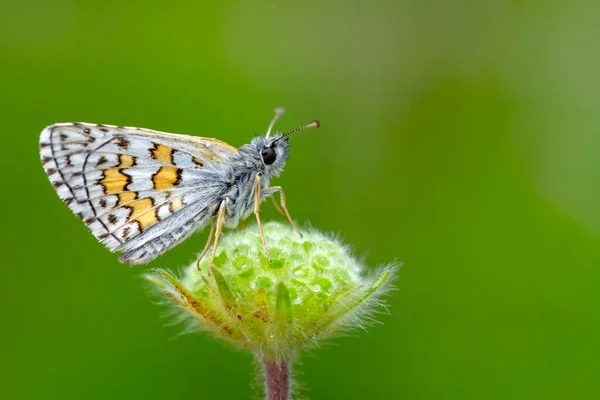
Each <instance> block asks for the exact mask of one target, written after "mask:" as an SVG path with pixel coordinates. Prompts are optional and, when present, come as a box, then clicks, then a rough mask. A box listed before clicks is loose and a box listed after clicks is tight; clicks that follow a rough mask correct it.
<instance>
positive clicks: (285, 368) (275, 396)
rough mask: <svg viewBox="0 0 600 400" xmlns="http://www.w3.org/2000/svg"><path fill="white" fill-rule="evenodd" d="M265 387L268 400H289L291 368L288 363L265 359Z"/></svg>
mask: <svg viewBox="0 0 600 400" xmlns="http://www.w3.org/2000/svg"><path fill="white" fill-rule="evenodd" d="M263 368H264V373H265V387H266V392H267V400H289V398H290V366H289V363H288V362H287V361H285V360H284V361H279V362H277V361H275V360H269V359H264V360H263Z"/></svg>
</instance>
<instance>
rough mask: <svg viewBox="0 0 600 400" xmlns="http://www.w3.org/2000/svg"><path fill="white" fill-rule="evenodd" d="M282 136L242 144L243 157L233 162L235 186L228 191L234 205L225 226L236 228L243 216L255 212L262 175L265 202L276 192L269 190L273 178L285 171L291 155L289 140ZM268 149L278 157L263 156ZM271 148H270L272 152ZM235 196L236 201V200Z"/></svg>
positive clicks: (227, 213) (260, 138) (241, 153)
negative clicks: (259, 176) (257, 182)
mask: <svg viewBox="0 0 600 400" xmlns="http://www.w3.org/2000/svg"><path fill="white" fill-rule="evenodd" d="M280 137H281V135H274V136H271V137H270V138H266V137H265V136H257V137H255V138H254V139H253V140H252V142H251V143H250V144H246V145H243V146H241V147H240V148H239V149H238V150H239V157H238V158H237V159H236V160H234V161H233V162H232V166H231V167H232V180H231V188H230V189H229V190H228V191H227V193H225V194H224V196H223V197H224V198H228V199H231V200H228V201H230V202H231V205H230V206H229V207H228V209H227V212H226V215H225V221H224V222H225V225H226V226H230V227H235V226H237V225H238V224H239V220H240V219H245V218H246V217H248V216H249V215H250V214H251V213H252V212H253V211H254V203H255V185H256V179H257V176H258V174H261V175H262V180H261V201H262V200H264V199H265V198H267V197H269V196H270V195H272V193H270V192H268V191H266V189H267V188H268V187H269V185H270V181H271V178H272V177H277V176H279V175H280V174H281V172H282V171H283V167H284V166H285V163H286V161H287V157H288V154H289V142H288V141H287V140H278V139H279V138H280ZM265 149H271V150H272V151H273V153H274V160H272V162H270V161H271V159H266V160H265V157H264V156H263V153H264V150H265ZM271 150H269V151H271ZM233 199H235V201H234V200H233Z"/></svg>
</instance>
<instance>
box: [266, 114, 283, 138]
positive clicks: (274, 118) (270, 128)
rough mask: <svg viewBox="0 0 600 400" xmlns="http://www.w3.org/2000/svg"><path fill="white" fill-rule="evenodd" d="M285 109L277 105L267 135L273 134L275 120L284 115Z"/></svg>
mask: <svg viewBox="0 0 600 400" xmlns="http://www.w3.org/2000/svg"><path fill="white" fill-rule="evenodd" d="M284 111H285V109H284V108H283V107H277V108H276V109H275V116H273V119H272V120H271V123H270V124H269V128H268V129H267V137H269V135H270V134H271V130H272V129H273V126H275V122H277V120H278V119H279V117H281V116H282V115H283V112H284Z"/></svg>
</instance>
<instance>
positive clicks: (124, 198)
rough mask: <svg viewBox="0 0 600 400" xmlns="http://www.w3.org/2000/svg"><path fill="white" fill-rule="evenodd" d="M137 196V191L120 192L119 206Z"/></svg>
mask: <svg viewBox="0 0 600 400" xmlns="http://www.w3.org/2000/svg"><path fill="white" fill-rule="evenodd" d="M136 198H137V192H123V193H119V203H118V204H117V205H118V206H124V205H127V204H129V203H131V202H132V201H134V200H135V199H136Z"/></svg>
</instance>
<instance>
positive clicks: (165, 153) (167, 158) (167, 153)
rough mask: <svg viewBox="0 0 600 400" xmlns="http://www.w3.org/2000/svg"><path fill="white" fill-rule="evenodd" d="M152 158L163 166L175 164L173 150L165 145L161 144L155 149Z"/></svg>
mask: <svg viewBox="0 0 600 400" xmlns="http://www.w3.org/2000/svg"><path fill="white" fill-rule="evenodd" d="M152 156H153V157H154V159H155V160H157V161H159V162H161V163H163V164H172V163H173V149H172V148H170V147H169V146H165V145H164V144H159V145H158V146H156V148H155V149H153V150H152Z"/></svg>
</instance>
